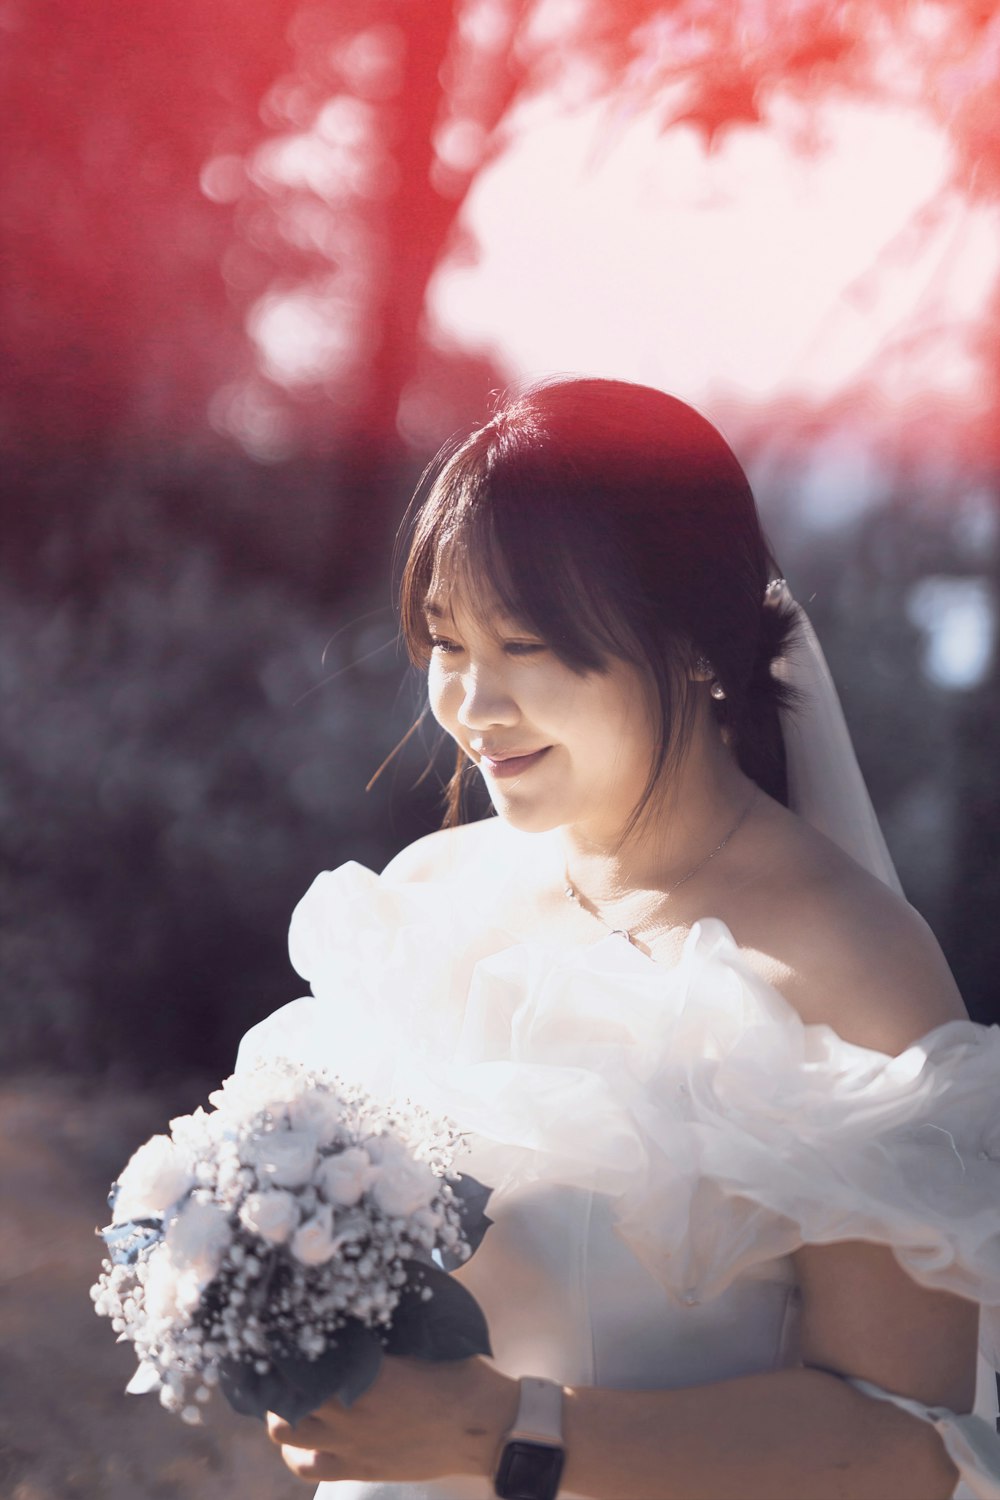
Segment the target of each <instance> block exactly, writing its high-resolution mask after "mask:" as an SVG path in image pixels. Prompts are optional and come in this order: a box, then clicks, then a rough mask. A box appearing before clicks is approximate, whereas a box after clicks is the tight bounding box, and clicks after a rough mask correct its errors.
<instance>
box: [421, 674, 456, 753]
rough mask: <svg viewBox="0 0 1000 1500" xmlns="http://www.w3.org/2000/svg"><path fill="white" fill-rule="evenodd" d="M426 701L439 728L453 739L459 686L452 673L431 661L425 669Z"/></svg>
mask: <svg viewBox="0 0 1000 1500" xmlns="http://www.w3.org/2000/svg"><path fill="white" fill-rule="evenodd" d="M427 700H428V702H429V703H430V706H431V713H432V714H433V715H434V717H435V719H436V720H437V722H438V723H439V724H440V725H441V728H442V729H444V730H446V731H447V733H448V734H450V735H451V736H452V737H453V738H454V737H455V731H456V729H457V727H458V709H459V705H460V704H461V701H462V690H461V686H460V684H459V683H458V681H457V679H456V678H455V676H454V674H453V673H450V672H447V671H445V670H443V669H442V668H441V667H439V666H437V665H436V664H435V662H434V661H433V660H432V661H431V664H430V666H429V668H428V669H427Z"/></svg>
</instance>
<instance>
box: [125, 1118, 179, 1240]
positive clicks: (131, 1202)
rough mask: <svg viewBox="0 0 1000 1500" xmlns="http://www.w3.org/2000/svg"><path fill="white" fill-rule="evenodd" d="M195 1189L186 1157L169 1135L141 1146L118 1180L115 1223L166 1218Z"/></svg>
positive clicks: (156, 1136) (154, 1137) (156, 1137)
mask: <svg viewBox="0 0 1000 1500" xmlns="http://www.w3.org/2000/svg"><path fill="white" fill-rule="evenodd" d="M193 1186H194V1176H193V1175H192V1173H191V1171H190V1168H189V1166H188V1163H187V1161H186V1159H185V1157H184V1154H183V1153H182V1152H181V1151H179V1150H178V1148H177V1147H176V1146H175V1144H174V1142H173V1141H172V1140H171V1139H170V1137H169V1136H168V1135H154V1136H153V1137H152V1139H151V1140H148V1141H147V1142H146V1144H145V1145H144V1146H140V1147H139V1149H138V1151H137V1152H136V1153H135V1155H134V1156H133V1157H132V1158H131V1159H130V1160H129V1162H128V1165H127V1166H126V1168H125V1170H124V1172H123V1173H122V1174H121V1176H120V1177H119V1179H118V1197H117V1198H116V1200H115V1209H114V1215H115V1223H116V1224H125V1223H127V1222H128V1221H129V1220H130V1219H149V1218H153V1217H156V1216H157V1215H159V1214H165V1213H167V1212H168V1210H169V1209H171V1208H173V1206H174V1204H175V1203H178V1202H179V1201H180V1199H181V1198H183V1197H184V1195H185V1194H186V1193H189V1192H190V1191H191V1188H192V1187H193Z"/></svg>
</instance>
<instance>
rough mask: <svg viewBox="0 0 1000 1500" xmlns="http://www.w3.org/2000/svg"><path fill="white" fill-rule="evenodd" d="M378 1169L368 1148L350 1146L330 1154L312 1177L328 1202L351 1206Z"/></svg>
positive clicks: (344, 1206)
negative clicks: (371, 1159) (374, 1166)
mask: <svg viewBox="0 0 1000 1500" xmlns="http://www.w3.org/2000/svg"><path fill="white" fill-rule="evenodd" d="M374 1173H375V1169H374V1168H373V1167H372V1164H371V1161H370V1159H369V1156H368V1153H367V1151H362V1149H361V1147H360V1146H348V1147H347V1149H346V1150H344V1151H340V1152H338V1153H337V1155H336V1156H328V1157H326V1159H325V1160H324V1161H322V1162H320V1164H319V1166H318V1167H317V1169H316V1175H315V1178H314V1179H313V1180H314V1181H315V1183H316V1186H317V1187H318V1188H319V1190H320V1192H321V1193H322V1194H323V1197H324V1198H325V1199H326V1200H327V1202H328V1203H336V1204H339V1205H340V1207H341V1208H352V1207H353V1206H354V1204H355V1203H357V1201H358V1199H359V1198H360V1197H361V1195H362V1193H363V1192H364V1191H365V1188H367V1187H368V1185H369V1183H370V1182H371V1181H372V1178H373V1176H374Z"/></svg>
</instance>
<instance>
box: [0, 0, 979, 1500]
mask: <svg viewBox="0 0 1000 1500" xmlns="http://www.w3.org/2000/svg"><path fill="white" fill-rule="evenodd" d="M0 99H2V108H3V119H4V129H3V132H2V135H0V248H2V274H0V441H2V463H3V515H2V534H3V544H2V557H0V686H2V694H3V708H4V712H3V718H2V725H0V757H2V766H3V772H2V784H0V839H2V859H3V868H2V873H0V881H2V887H0V888H2V893H3V917H4V936H3V949H2V960H0V961H2V981H3V982H2V997H3V998H2V1001H0V1005H2V1011H0V1116H2V1118H0V1123H2V1124H3V1125H4V1126H5V1129H4V1131H3V1144H2V1145H0V1166H2V1168H3V1171H4V1176H5V1183H6V1186H7V1188H8V1189H10V1190H11V1191H10V1193H9V1195H8V1203H11V1202H14V1203H15V1204H16V1211H15V1212H14V1213H13V1214H11V1213H10V1211H9V1209H8V1210H7V1211H5V1219H4V1224H3V1230H2V1234H0V1312H2V1313H3V1317H4V1320H5V1329H6V1333H7V1338H6V1340H5V1343H6V1349H5V1352H4V1354H3V1355H2V1356H0V1361H2V1363H0V1383H2V1385H3V1392H2V1399H0V1410H2V1412H3V1415H2V1416H0V1488H3V1489H4V1493H10V1494H12V1495H14V1496H15V1500H50V1497H52V1500H61V1497H63V1496H90V1495H94V1496H108V1497H110V1500H117V1496H118V1495H119V1494H121V1495H122V1496H145V1495H147V1494H148V1495H149V1496H151V1497H155V1500H174V1497H177V1500H201V1497H202V1495H204V1496H206V1497H207V1496H208V1495H210V1494H212V1495H215V1494H219V1493H233V1494H235V1493H239V1494H240V1495H241V1497H242V1500H256V1497H258V1496H259V1497H260V1500H272V1497H283V1496H285V1495H286V1494H291V1493H300V1490H299V1487H298V1486H295V1485H294V1484H292V1483H291V1482H290V1481H286V1480H284V1479H283V1477H282V1475H281V1473H280V1472H279V1466H278V1465H277V1463H276V1461H270V1463H269V1462H268V1461H269V1460H270V1459H271V1456H270V1455H269V1454H268V1455H266V1457H265V1461H264V1463H263V1466H262V1464H261V1463H259V1462H258V1461H257V1460H258V1458H259V1455H260V1438H259V1435H258V1434H257V1433H255V1432H254V1433H252V1434H251V1436H250V1438H247V1437H246V1435H245V1433H244V1431H243V1427H241V1428H240V1431H239V1435H238V1436H237V1437H234V1438H233V1439H232V1442H231V1443H230V1441H229V1438H228V1437H226V1436H225V1434H223V1435H221V1436H219V1435H211V1434H209V1435H208V1436H205V1435H202V1436H200V1437H199V1436H198V1435H194V1436H192V1434H190V1433H189V1432H188V1431H187V1430H185V1431H183V1432H180V1431H179V1428H178V1424H177V1423H176V1422H175V1421H174V1420H173V1419H170V1418H167V1417H166V1416H165V1415H163V1414H162V1413H160V1412H159V1410H158V1408H156V1407H155V1404H154V1406H153V1407H150V1406H149V1405H148V1403H142V1402H135V1403H133V1404H132V1405H131V1406H130V1407H128V1408H126V1407H125V1404H124V1402H123V1401H122V1400H121V1398H120V1396H119V1395H118V1391H119V1389H120V1386H121V1385H122V1384H123V1383H124V1380H125V1379H127V1376H128V1370H129V1359H128V1357H127V1356H126V1355H125V1354H124V1352H123V1351H120V1350H115V1349H114V1347H113V1345H112V1347H111V1348H110V1349H106V1347H105V1346H106V1345H108V1344H109V1343H110V1342H111V1335H110V1333H109V1331H108V1329H107V1328H106V1327H104V1326H103V1325H97V1323H96V1320H95V1319H93V1317H92V1316H91V1315H90V1313H89V1309H88V1308H87V1307H86V1306H85V1305H82V1303H80V1300H79V1296H78V1292H79V1288H80V1286H82V1287H83V1289H84V1290H83V1296H84V1299H85V1289H86V1286H87V1285H88V1284H89V1279H92V1277H93V1274H94V1273H95V1271H96V1262H97V1255H96V1251H95V1248H94V1246H93V1243H92V1242H90V1241H89V1240H88V1239H87V1238H86V1234H87V1233H88V1232H89V1229H90V1227H91V1226H92V1225H93V1223H94V1222H96V1220H97V1219H99V1218H100V1215H101V1195H100V1187H101V1184H102V1183H103V1182H104V1181H105V1179H107V1178H109V1177H110V1176H111V1175H113V1173H114V1171H115V1169H116V1168H117V1167H118V1166H120V1164H121V1162H122V1161H123V1160H124V1158H125V1156H127V1155H128V1153H129V1152H130V1151H131V1149H133V1147H134V1146H135V1145H136V1144H138V1142H139V1140H140V1139H142V1138H143V1136H144V1135H146V1134H148V1133H149V1131H150V1130H152V1129H155V1128H157V1127H158V1126H161V1125H162V1122H163V1120H164V1118H165V1117H166V1115H167V1114H169V1113H176V1112H178V1110H181V1109H185V1110H186V1109H189V1108H191V1107H193V1105H194V1104H195V1103H197V1102H199V1101H200V1100H201V1099H202V1097H203V1094H204V1091H205V1088H206V1087H207V1086H209V1085H210V1083H211V1081H212V1080H214V1079H217V1078H218V1077H219V1076H220V1075H221V1074H223V1073H225V1072H227V1071H229V1069H230V1066H231V1063H232V1060H233V1057H234V1054H235V1048H236V1044H237V1041H238V1038H239V1036H240V1035H241V1033H242V1032H243V1031H244V1030H245V1029H246V1027H247V1026H248V1025H250V1024H252V1023H253V1022H254V1021H255V1020H257V1019H258V1018H259V1017H260V1016H262V1015H264V1014H266V1013H267V1012H268V1011H270V1010H272V1009H274V1008H275V1007H276V1006H277V1005H279V1004H281V1003H282V1002H284V1001H285V1000H288V999H291V998H294V996H295V995H296V994H297V993H299V991H300V984H299V982H298V981H297V979H296V978H295V976H294V975H293V974H292V972H291V970H290V969H289V967H288V962H287V957H286V954H285V932H286V928H287V921H288V916H289V913H290V911H291V908H292V906H293V905H294V902H295V901H296V899H297V898H298V896H299V895H301V893H302V892H303V891H304V889H305V888H306V886H307V885H308V884H309V882H310V881H311V879H312V877H313V875H314V874H315V873H316V872H317V871H318V870H319V869H322V868H329V867H331V866H334V865H336V864H338V863H340V862H341V861H343V860H345V859H349V858H354V859H358V860H360V861H362V862H364V863H367V864H370V865H373V866H375V867H379V866H380V865H381V864H382V863H384V861H385V860H386V859H387V858H388V857H389V856H390V855H391V854H392V853H393V852H394V851H395V850H396V849H397V848H399V847H400V846H401V845H402V844H404V843H406V842H408V841H409V840H410V839H412V838H413V837H415V836H417V835H418V834H420V833H422V832H425V831H427V830H429V829H430V828H433V827H435V826H436V825H437V821H438V817H439V806H438V802H439V792H440V777H439V775H438V774H437V773H436V772H435V773H432V774H431V775H430V776H428V777H426V778H425V779H424V780H423V781H420V780H419V778H420V775H421V771H422V770H423V768H424V766H425V764H426V762H427V759H428V756H429V755H430V754H431V753H432V752H433V748H434V745H433V740H432V739H431V738H429V737H428V738H427V739H425V740H424V741H422V742H421V741H420V740H419V737H414V740H412V741H411V742H410V743H409V745H408V746H407V748H406V750H405V751H404V752H403V753H401V754H400V755H399V756H398V757H397V758H396V759H395V760H394V761H393V763H392V765H391V766H390V767H389V769H387V770H386V772H385V773H384V774H383V775H382V777H381V778H380V779H379V780H378V781H376V783H375V785H374V787H373V788H372V790H371V791H370V792H367V793H366V791H365V787H366V784H367V783H368V781H369V779H370V777H371V776H372V774H373V773H374V772H375V770H376V769H377V768H378V767H379V765H380V764H381V762H382V761H383V760H384V759H385V757H386V756H387V755H388V754H389V752H390V751H391V750H392V748H393V746H394V745H395V744H396V742H397V741H398V740H399V739H400V738H401V736H402V735H403V734H404V733H405V732H406V730H407V728H408V727H409V725H410V724H411V723H412V722H413V720H414V718H415V717H416V714H417V713H418V711H419V706H420V701H421V696H420V684H419V683H418V682H415V681H414V680H413V679H412V676H411V675H410V674H409V673H408V671H407V669H406V667H405V663H404V660H403V657H402V654H401V653H400V651H399V650H398V649H397V645H396V641H395V621H394V614H393V608H392V587H391V578H390V572H391V568H390V562H391V554H392V546H393V539H394V535H395V532H396V529H397V526H398V524H399V521H400V518H401V516H402V513H403V510H404V509H405V505H406V502H407V500H408V497H409V494H410V492H411V490H412V487H413V483H414V481H415V479H416V477H417V476H418V474H419V472H420V470H421V468H422V466H423V464H424V463H425V462H426V461H427V459H428V457H429V456H430V455H431V454H432V453H433V451H434V450H435V448H436V447H437V446H438V444H439V443H440V442H441V441H442V440H443V439H444V438H446V437H447V436H449V435H450V434H451V433H452V432H454V431H455V430H456V429H459V428H461V427H467V426H469V425H471V424H472V423H474V422H476V421H478V420H480V419H482V418H484V417H485V416H487V415H488V414H489V410H490V402H491V399H492V396H493V394H494V393H495V392H497V391H499V390H502V389H503V387H504V386H505V385H506V384H507V383H508V382H510V381H511V380H517V379H523V378H525V377H533V376H541V375H547V374H552V373H564V374H573V373H582V374H601V375H611V376H617V377H620V378H625V379H634V380H641V381H645V382H648V383H651V384H655V385H658V386H661V387H663V388H665V389H667V390H670V391H673V392H674V393H676V394H678V395H680V396H682V397H684V398H685V399H687V400H689V401H692V402H694V403H695V404H696V405H697V406H699V407H700V408H701V409H702V410H703V411H705V412H706V414H707V415H709V416H710V417H711V418H712V419H713V420H715V421H716V422H717V423H718V424H719V425H720V426H721V427H722V429H723V431H724V432H725V433H726V435H727V436H728V438H729V439H730V441H731V442H732V443H733V445H734V447H735V448H736V451H737V453H738V454H739V455H740V457H741V459H742V460H743V462H744V464H745V466H746V467H747V469H748V472H749V473H750V476H751V479H752V481H753V483H754V487H755V490H756V492H757V495H758V499H759V502H760V506H761V510H762V512H763V515H764V519H765V525H766V527H767V529H768V531H769V534H770V536H771V538H772V541H773V543H774V547H775V550H776V552H777V555H778V557H779V559H780V561H781V564H782V567H783V571H784V572H785V573H786V575H787V576H788V578H789V579H790V581H791V583H792V586H793V588H794V590H795V593H796V594H797V596H798V597H799V598H800V599H801V600H802V601H803V602H805V603H807V605H808V607H809V609H810V612H811V614H812V617H813V620H814V622H815V624H816V626H817V629H818V631H819V633H820V636H821V639H822V640H823V642H824V645H825V647H826V649H827V653H828V655H829V657H830V661H831V665H832V667H833V670H834V674H835V676H836V677H837V680H838V683H839V685H840V687H841V691H842V695H843V699H844V703H845V708H846V711H847V714H848V718H849V721H850V724H851V728H852V731H853V733H854V737H855V742H856V745H857V749H858V753H859V758H860V760H861V763H862V766H863V769H864V771H865V773H866V775H867V778H868V781H869V785H870V787H871V789H872V793H873V797H874V799H875V802H876V805H877V808H878V811H879V813H880V816H881V817H882V820H883V825H884V827H885V831H886V835H887V838H888V842H889V844H890V847H891V849H892V852H893V854H894V856H895V858H896V861H897V864H898V866H899V868H900V872H901V876H902V879H903V882H904V885H905V887H906V889H907V892H908V894H909V896H910V898H911V900H912V901H913V902H914V904H915V905H916V906H917V907H918V908H919V909H920V910H921V911H922V912H923V913H924V915H925V916H926V917H927V919H928V921H929V922H930V924H931V926H932V927H933V929H934V931H935V932H936V934H937V936H938V938H939V940H940V941H941V943H942V944H943V946H944V948H945V951H946V953H947V956H948V958H949V960H950V962H951V964H952V967H953V969H954V971H955V973H956V975H957V977H958V980H959V983H960V986H961V988H962V990H963V993H964V995H965V998H966V1001H967V1003H968V1005H969V1007H970V1010H971V1011H972V1013H973V1015H974V1016H976V1017H977V1018H978V1019H981V1020H996V1019H1000V1006H998V1002H997V996H996V986H995V979H994V976H995V975H996V973H997V971H998V969H1000V922H998V921H997V916H996V914H997V911H998V906H1000V860H998V857H997V853H996V851H997V848H998V846H1000V785H998V777H997V771H996V768H997V765H998V762H1000V651H998V649H997V633H998V626H997V608H998V586H1000V495H998V489H997V466H998V465H997V460H998V450H997V441H996V435H995V434H996V431H997V430H998V427H1000V422H998V416H1000V412H998V408H1000V358H998V352H997V351H998V348H1000V342H998V338H997V331H998V322H1000V235H998V228H1000V146H998V135H997V122H998V117H1000V12H998V8H997V6H996V5H995V4H994V3H992V0H865V3H864V4H860V3H857V0H852V3H836V0H671V3H662V0H661V3H654V0H323V3H306V4H302V3H296V0H255V4H254V5H252V6H247V5H245V4H243V3H238V0H197V3H196V0H174V3H173V4H171V5H170V6H164V5H163V4H161V3H155V4H154V3H153V0H131V3H130V4H129V5H127V6H125V5H121V4H118V3H116V0H88V3H87V5H86V6H80V5H78V4H72V3H70V0H0ZM80 1225H82V1226H84V1230H83V1234H84V1238H83V1239H80V1238H79V1237H78V1234H77V1230H78V1227H79V1226H80ZM60 1289H61V1292H60ZM59 1295H63V1297H64V1303H65V1305H64V1308H63V1314H62V1315H59V1316H54V1314H53V1299H54V1298H56V1297H57V1296H59ZM42 1307H44V1308H45V1309H46V1313H47V1318H48V1321H47V1322H46V1325H45V1327H46V1329H47V1330H48V1331H47V1332H46V1333H44V1334H43V1333H42V1332H41V1331H40V1323H39V1319H38V1318H37V1317H35V1316H34V1315H33V1314H32V1312H31V1309H32V1308H36V1309H39V1308H42ZM74 1320H76V1321H74ZM92 1323H93V1324H94V1329H93V1330H92V1329H91V1327H90V1325H91V1324H92ZM46 1338H48V1340H49V1343H46ZM50 1344H51V1348H50ZM50 1359H51V1360H55V1361H57V1362H59V1363H60V1366H61V1368H63V1370H64V1371H69V1370H72V1372H73V1373H72V1378H67V1379H66V1380H65V1381H63V1382H60V1383H59V1389H60V1390H61V1389H62V1387H63V1386H65V1392H64V1394H62V1395H60V1396H58V1397H54V1396H53V1391H52V1387H51V1383H50V1382H49V1383H46V1380H45V1370H44V1368H43V1367H44V1366H45V1364H46V1361H48V1360H50ZM74 1359H75V1360H76V1366H74V1365H73V1360H74ZM67 1361H69V1363H68V1364H67ZM77 1366H78V1368H77ZM98 1369H100V1372H101V1375H100V1380H105V1381H106V1382H108V1384H107V1389H106V1390H105V1389H104V1387H103V1386H102V1385H101V1383H100V1380H99V1379H98V1378H97V1373H96V1372H97V1371H98ZM32 1372H34V1373H32ZM54 1399H56V1400H57V1417H58V1422H57V1425H58V1426H59V1427H60V1429H61V1430H62V1431H63V1433H64V1434H66V1433H69V1437H68V1438H66V1439H65V1442H64V1444H63V1447H62V1448H59V1447H58V1445H56V1446H53V1444H52V1440H51V1439H52V1424H53V1420H54V1419H53V1407H52V1402H53V1400H54ZM60 1402H61V1404H58V1403H60ZM81 1402H82V1405H81ZM88 1403H89V1404H88ZM140 1410H141V1411H142V1413H143V1414H142V1415H141V1416H139V1415H137V1414H136V1413H138V1412H139V1411H140ZM244 1425H246V1424H244ZM220 1432H221V1428H220ZM251 1439H252V1441H251ZM199 1445H200V1446H199ZM241 1455H242V1456H241ZM241 1465H242V1467H241Z"/></svg>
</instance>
